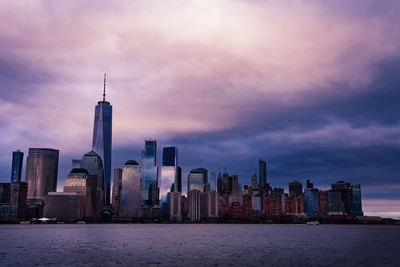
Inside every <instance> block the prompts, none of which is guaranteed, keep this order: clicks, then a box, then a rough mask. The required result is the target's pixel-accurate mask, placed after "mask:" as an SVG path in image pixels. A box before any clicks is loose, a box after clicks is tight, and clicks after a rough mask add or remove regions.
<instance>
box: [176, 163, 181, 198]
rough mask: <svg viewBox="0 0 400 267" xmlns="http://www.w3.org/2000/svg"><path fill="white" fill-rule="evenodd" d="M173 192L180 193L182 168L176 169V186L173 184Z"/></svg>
mask: <svg viewBox="0 0 400 267" xmlns="http://www.w3.org/2000/svg"><path fill="white" fill-rule="evenodd" d="M175 191H178V192H181V193H182V168H181V167H179V166H178V167H177V178H176V184H175Z"/></svg>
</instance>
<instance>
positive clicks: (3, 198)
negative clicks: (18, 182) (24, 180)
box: [0, 183, 11, 203]
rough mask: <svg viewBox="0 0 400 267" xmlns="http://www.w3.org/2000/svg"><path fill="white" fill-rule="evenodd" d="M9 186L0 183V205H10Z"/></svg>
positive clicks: (8, 184)
mask: <svg viewBox="0 0 400 267" xmlns="http://www.w3.org/2000/svg"><path fill="white" fill-rule="evenodd" d="M10 195H11V184H10V183H0V203H10Z"/></svg>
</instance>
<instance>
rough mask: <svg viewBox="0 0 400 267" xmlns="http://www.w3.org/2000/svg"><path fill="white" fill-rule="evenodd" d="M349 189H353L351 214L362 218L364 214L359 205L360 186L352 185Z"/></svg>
mask: <svg viewBox="0 0 400 267" xmlns="http://www.w3.org/2000/svg"><path fill="white" fill-rule="evenodd" d="M351 187H352V189H353V214H354V215H355V216H363V215H364V212H363V211H362V204H361V185H359V184H354V185H352V186H351Z"/></svg>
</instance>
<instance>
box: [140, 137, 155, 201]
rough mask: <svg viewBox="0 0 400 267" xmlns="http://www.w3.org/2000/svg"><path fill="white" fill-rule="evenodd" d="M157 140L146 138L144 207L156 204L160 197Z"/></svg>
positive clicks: (143, 171)
mask: <svg viewBox="0 0 400 267" xmlns="http://www.w3.org/2000/svg"><path fill="white" fill-rule="evenodd" d="M156 156H157V142H156V141H155V140H145V145H144V150H143V152H142V173H141V176H142V182H141V191H142V203H143V206H144V208H150V207H152V206H153V205H156V204H157V203H154V202H157V201H154V200H156V199H157V198H158V181H157V180H158V170H157V166H156V162H157V158H156Z"/></svg>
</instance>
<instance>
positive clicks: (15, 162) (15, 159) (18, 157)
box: [11, 150, 24, 182]
mask: <svg viewBox="0 0 400 267" xmlns="http://www.w3.org/2000/svg"><path fill="white" fill-rule="evenodd" d="M23 160H24V153H23V152H21V151H19V150H17V151H13V153H12V165H11V182H20V181H21V175H22V163H23Z"/></svg>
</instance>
